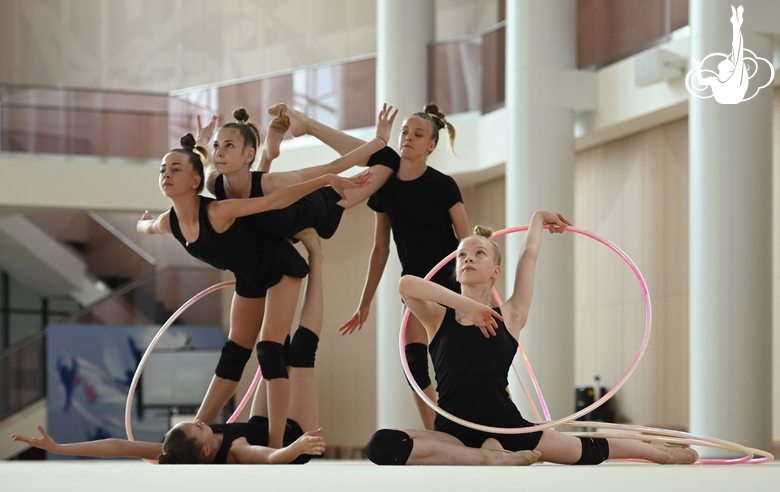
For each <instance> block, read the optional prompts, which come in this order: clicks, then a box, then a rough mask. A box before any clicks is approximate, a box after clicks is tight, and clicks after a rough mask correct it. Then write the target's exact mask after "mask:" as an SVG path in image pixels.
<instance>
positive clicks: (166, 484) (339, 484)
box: [0, 461, 780, 492]
mask: <svg viewBox="0 0 780 492" xmlns="http://www.w3.org/2000/svg"><path fill="white" fill-rule="evenodd" d="M0 490H2V491H3V492H11V491H25V492H26V491H42V492H47V491H52V492H55V491H56V492H69V491H91V490H95V491H97V490H100V491H109V492H125V491H127V492H147V491H157V490H160V491H166V492H172V491H178V490H182V491H187V492H193V491H199V490H208V491H225V492H232V491H236V492H238V491H241V492H245V491H246V492H249V491H260V490H263V491H275V492H282V491H306V492H329V491H334V492H352V491H364V490H365V491H372V492H374V491H377V492H381V491H388V492H390V491H392V492H410V491H425V492H431V491H437V490H441V491H447V492H454V491H461V490H463V491H482V490H486V491H490V492H500V491H513V492H517V491H551V492H553V491H556V492H557V491H577V492H581V491H588V490H594V491H599V492H612V491H621V492H622V491H632V492H633V491H636V492H642V491H648V492H649V491H653V492H658V491H661V492H666V491H677V490H679V491H682V490H685V491H708V492H709V491H742V490H750V491H754V492H762V491H773V492H777V491H778V490H780V462H773V463H768V464H762V465H732V466H701V465H695V466H660V465H650V464H648V465H644V464H622V463H614V464H613V463H608V464H603V465H599V466H590V467H584V466H583V467H574V466H559V465H550V464H543V465H534V466H531V467H511V468H510V467H507V468H502V467H444V466H442V467H429V466H406V467H389V466H386V467H379V466H375V465H373V464H371V463H369V462H367V461H320V462H314V463H309V464H308V465H305V466H284V465H255V466H250V465H245V466H239V465H212V466H206V465H190V466H157V465H149V464H146V463H143V462H140V461H89V462H76V463H74V462H56V461H47V462H4V463H0Z"/></svg>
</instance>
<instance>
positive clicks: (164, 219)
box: [135, 210, 171, 234]
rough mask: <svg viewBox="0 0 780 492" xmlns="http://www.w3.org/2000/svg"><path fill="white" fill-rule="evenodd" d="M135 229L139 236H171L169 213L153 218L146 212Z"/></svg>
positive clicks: (168, 211) (167, 211)
mask: <svg viewBox="0 0 780 492" xmlns="http://www.w3.org/2000/svg"><path fill="white" fill-rule="evenodd" d="M135 228H136V230H137V231H138V232H140V233H141V234H171V211H170V210H166V211H165V212H163V213H161V214H160V215H158V216H157V218H154V217H153V216H152V214H150V213H149V211H148V210H147V211H146V212H144V214H143V216H141V220H139V221H138V223H137V224H136V226H135Z"/></svg>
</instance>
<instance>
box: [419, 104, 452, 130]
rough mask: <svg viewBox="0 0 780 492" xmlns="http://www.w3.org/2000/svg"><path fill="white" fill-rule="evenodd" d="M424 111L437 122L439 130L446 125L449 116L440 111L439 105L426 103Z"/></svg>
mask: <svg viewBox="0 0 780 492" xmlns="http://www.w3.org/2000/svg"><path fill="white" fill-rule="evenodd" d="M423 111H424V112H425V114H427V115H429V116H430V117H431V118H432V119H433V121H434V122H435V123H436V127H437V128H438V129H439V130H441V129H442V128H444V127H445V125H446V123H447V118H446V117H445V116H444V113H442V112H441V111H439V106H437V105H435V104H433V103H431V104H426V105H425V108H423Z"/></svg>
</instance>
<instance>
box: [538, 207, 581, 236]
mask: <svg viewBox="0 0 780 492" xmlns="http://www.w3.org/2000/svg"><path fill="white" fill-rule="evenodd" d="M537 213H538V214H540V216H541V218H542V225H543V226H549V229H550V234H555V233H557V234H560V233H562V232H563V230H564V229H566V227H568V226H571V225H574V224H572V223H571V222H569V221H568V220H567V219H566V217H564V216H563V215H562V214H559V213H558V212H548V211H547V210H540V211H538V212H537Z"/></svg>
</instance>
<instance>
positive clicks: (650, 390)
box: [573, 119, 688, 427]
mask: <svg viewBox="0 0 780 492" xmlns="http://www.w3.org/2000/svg"><path fill="white" fill-rule="evenodd" d="M576 166H577V168H576V171H575V194H576V195H575V211H574V212H575V213H574V220H573V222H574V224H575V225H576V226H577V227H579V228H581V229H585V230H587V231H590V232H593V233H595V234H598V235H599V236H601V237H604V238H606V239H608V240H609V241H611V242H613V243H614V244H616V245H618V246H619V247H620V248H621V249H623V251H625V252H626V253H627V254H628V255H629V256H630V257H631V258H632V259H633V260H634V262H635V263H636V264H637V265H638V267H639V268H640V270H641V271H642V274H643V276H644V278H645V280H646V282H647V284H648V288H649V291H650V295H651V299H652V308H653V323H652V336H651V338H650V344H649V347H648V350H647V352H646V353H645V356H644V359H643V360H642V362H641V363H640V365H639V368H638V369H637V371H636V372H635V373H634V374H633V376H632V377H631V379H630V380H629V382H628V383H627V384H626V385H625V386H624V387H623V389H622V390H621V391H620V392H619V393H618V394H617V396H616V397H615V400H614V403H613V405H614V409H615V410H616V413H617V416H618V418H622V419H624V420H626V421H629V422H631V423H634V424H644V425H660V426H666V427H687V426H688V122H687V119H685V120H680V121H676V122H674V123H670V124H667V125H663V126H661V127H658V128H654V129H652V130H649V131H646V132H643V133H641V134H638V135H634V136H631V137H628V138H624V139H621V140H618V141H615V142H611V143H608V144H606V145H602V146H600V147H596V148H593V149H589V150H586V151H583V152H581V153H580V154H579V155H578V156H577V160H576ZM575 244H576V246H575V265H576V267H575V268H576V276H575V278H576V284H577V285H576V289H575V342H576V363H575V371H576V372H575V381H576V384H578V385H585V384H590V383H592V381H593V377H594V376H595V375H599V376H601V381H602V384H603V385H604V386H607V387H608V388H611V387H612V386H613V385H614V384H615V383H617V382H618V380H619V379H620V378H621V377H622V376H623V374H624V372H625V371H626V370H627V369H628V368H629V366H630V365H631V363H632V361H633V358H634V357H635V356H636V353H637V352H638V349H639V345H640V343H641V340H642V333H643V328H644V301H643V297H642V291H641V289H640V287H639V283H638V281H637V280H636V278H635V277H633V275H632V273H631V270H630V269H629V268H628V267H627V266H626V265H625V263H624V262H623V261H622V260H621V259H620V258H619V257H618V256H617V255H615V254H614V253H612V252H610V251H609V250H608V249H607V248H606V247H604V246H601V245H599V244H598V243H596V242H595V241H591V240H588V239H585V238H582V239H578V240H577V242H576V243H575Z"/></svg>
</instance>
